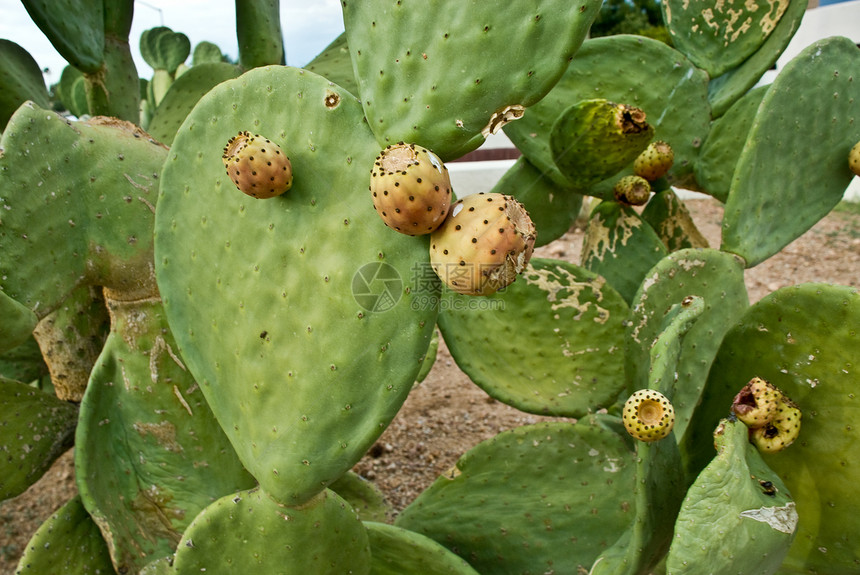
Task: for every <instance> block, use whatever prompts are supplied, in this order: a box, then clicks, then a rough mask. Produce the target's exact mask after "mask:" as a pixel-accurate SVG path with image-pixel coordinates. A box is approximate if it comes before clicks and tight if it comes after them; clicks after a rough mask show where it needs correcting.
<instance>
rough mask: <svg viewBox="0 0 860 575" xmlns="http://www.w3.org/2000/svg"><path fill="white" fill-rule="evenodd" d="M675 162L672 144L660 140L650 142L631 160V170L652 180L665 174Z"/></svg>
mask: <svg viewBox="0 0 860 575" xmlns="http://www.w3.org/2000/svg"><path fill="white" fill-rule="evenodd" d="M673 163H675V152H674V151H673V150H672V146H670V145H669V144H667V143H666V142H664V141H662V140H657V141H656V142H651V143H650V144H648V147H647V148H645V150H644V151H643V152H642V153H641V154H639V156H638V157H637V158H636V160H634V162H633V172H634V173H635V174H636V175H637V176H639V177H642V178H645V179H646V180H648V181H650V182H653V181H654V180H658V179H660V178H662V177H663V176H665V175H666V174H667V173H668V172H669V170H670V169H671V168H672V164H673Z"/></svg>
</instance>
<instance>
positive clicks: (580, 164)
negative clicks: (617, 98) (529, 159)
mask: <svg viewBox="0 0 860 575" xmlns="http://www.w3.org/2000/svg"><path fill="white" fill-rule="evenodd" d="M653 136H654V128H653V126H651V125H649V124H648V123H647V122H646V121H645V114H644V112H642V111H641V110H638V109H635V108H628V107H627V106H626V105H624V104H616V103H614V102H609V101H608V100H601V99H594V100H583V101H581V102H578V103H576V104H573V105H572V106H570V107H569V108H567V109H566V110H565V111H563V112H562V113H561V115H560V116H559V117H558V119H557V120H556V121H555V123H554V124H553V126H552V130H551V131H550V135H549V144H550V146H549V147H550V151H551V152H552V158H553V161H554V163H555V165H556V166H557V167H558V169H559V171H561V173H562V175H564V177H565V179H566V180H567V181H569V182H574V183H575V184H576V185H577V187H579V188H580V189H588V188H590V187H591V186H592V185H593V184H595V183H597V182H599V181H600V180H603V179H605V178H608V177H610V176H612V175H614V174H616V173H618V171H619V170H621V168H623V167H624V166H626V165H627V164H630V163H631V162H633V160H635V159H636V156H638V155H639V153H640V152H642V150H644V149H645V148H646V147H648V143H649V142H651V138H652V137H653Z"/></svg>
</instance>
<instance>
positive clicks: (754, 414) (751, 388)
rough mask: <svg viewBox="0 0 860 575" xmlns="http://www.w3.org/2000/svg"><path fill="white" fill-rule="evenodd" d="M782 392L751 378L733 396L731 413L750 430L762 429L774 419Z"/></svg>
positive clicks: (756, 378)
mask: <svg viewBox="0 0 860 575" xmlns="http://www.w3.org/2000/svg"><path fill="white" fill-rule="evenodd" d="M782 400H783V394H782V392H781V391H780V390H779V389H777V388H776V387H774V386H773V385H771V384H770V382H768V381H765V380H763V379H762V378H760V377H754V378H752V379H751V380H750V381H749V383H747V384H746V385H745V386H744V387H743V389H741V390H740V391H739V392H738V394H737V395H736V396H735V399H734V401H733V402H732V412H734V414H735V415H736V416H737V418H738V419H739V420H740V421H741V422H743V423H744V424H745V425H746V426H747V427H749V428H751V429H757V428H759V427H764V426H765V425H767V424H769V423H770V422H771V421H773V419H774V417H776V414H777V411H778V409H779V405H780V403H781V402H782Z"/></svg>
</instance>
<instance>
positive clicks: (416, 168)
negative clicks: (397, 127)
mask: <svg viewBox="0 0 860 575" xmlns="http://www.w3.org/2000/svg"><path fill="white" fill-rule="evenodd" d="M370 192H371V194H372V195H373V207H374V208H375V209H376V212H377V213H378V214H379V217H381V218H382V221H383V222H385V225H387V226H388V227H390V228H392V229H394V230H397V231H398V232H400V233H402V234H406V235H409V236H418V235H423V234H429V233H430V232H432V231H433V230H435V229H436V228H438V227H439V226H440V225H441V224H442V222H443V221H445V217H446V216H447V215H448V209H449V208H450V206H451V180H450V179H449V177H448V168H446V167H445V165H444V164H443V163H442V160H440V159H439V157H438V156H437V155H436V154H434V153H433V152H431V151H430V150H428V149H426V148H422V147H421V146H417V145H415V144H404V143H403V142H400V143H398V144H396V145H392V146H388V147H387V148H385V149H384V150H383V151H382V153H381V154H379V156H377V158H376V161H375V162H374V164H373V170H371V173H370Z"/></svg>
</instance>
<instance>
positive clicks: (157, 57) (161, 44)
mask: <svg viewBox="0 0 860 575" xmlns="http://www.w3.org/2000/svg"><path fill="white" fill-rule="evenodd" d="M190 53H191V41H190V40H189V39H188V36H186V35H185V34H183V33H182V32H174V31H173V30H171V29H170V28H168V27H167V26H158V27H156V28H150V29H149V30H144V31H143V33H142V34H141V35H140V55H141V56H142V57H143V59H144V60H145V61H146V63H147V64H149V65H150V66H151V67H152V69H153V70H166V71H167V73H168V74H170V75H173V74H175V73H176V68H178V67H179V65H180V64H182V63H183V62H185V60H186V59H187V58H188V55H189V54H190Z"/></svg>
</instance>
